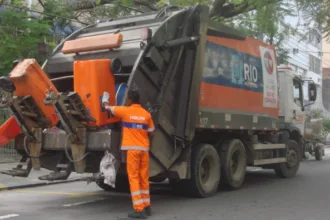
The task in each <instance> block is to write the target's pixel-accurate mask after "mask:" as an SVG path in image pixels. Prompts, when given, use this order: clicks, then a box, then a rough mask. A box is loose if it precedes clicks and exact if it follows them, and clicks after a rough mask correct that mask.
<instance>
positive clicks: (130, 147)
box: [121, 146, 149, 152]
mask: <svg viewBox="0 0 330 220" xmlns="http://www.w3.org/2000/svg"><path fill="white" fill-rule="evenodd" d="M121 149H122V150H141V151H146V152H148V151H149V147H139V146H121Z"/></svg>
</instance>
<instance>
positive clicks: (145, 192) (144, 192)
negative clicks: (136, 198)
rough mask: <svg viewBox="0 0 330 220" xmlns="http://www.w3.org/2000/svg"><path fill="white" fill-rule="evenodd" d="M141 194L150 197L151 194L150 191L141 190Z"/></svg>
mask: <svg viewBox="0 0 330 220" xmlns="http://www.w3.org/2000/svg"><path fill="white" fill-rule="evenodd" d="M141 193H142V194H146V195H148V194H149V190H141Z"/></svg>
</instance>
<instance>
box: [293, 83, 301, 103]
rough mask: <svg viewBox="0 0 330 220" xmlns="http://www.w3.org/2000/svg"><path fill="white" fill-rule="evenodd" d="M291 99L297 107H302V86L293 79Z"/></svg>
mask: <svg viewBox="0 0 330 220" xmlns="http://www.w3.org/2000/svg"><path fill="white" fill-rule="evenodd" d="M293 99H294V102H295V103H296V104H297V105H299V106H301V107H302V106H303V102H302V86H301V83H300V81H299V80H298V79H293Z"/></svg>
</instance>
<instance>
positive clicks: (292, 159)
mask: <svg viewBox="0 0 330 220" xmlns="http://www.w3.org/2000/svg"><path fill="white" fill-rule="evenodd" d="M286 158H287V165H288V167H289V168H291V167H294V166H295V165H296V164H297V161H298V158H297V153H296V152H295V151H294V150H288V152H287V155H286Z"/></svg>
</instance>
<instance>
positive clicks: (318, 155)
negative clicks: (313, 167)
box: [315, 147, 323, 160]
mask: <svg viewBox="0 0 330 220" xmlns="http://www.w3.org/2000/svg"><path fill="white" fill-rule="evenodd" d="M322 156H323V152H322V149H321V148H320V147H317V148H316V149H315V159H316V160H322Z"/></svg>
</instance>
